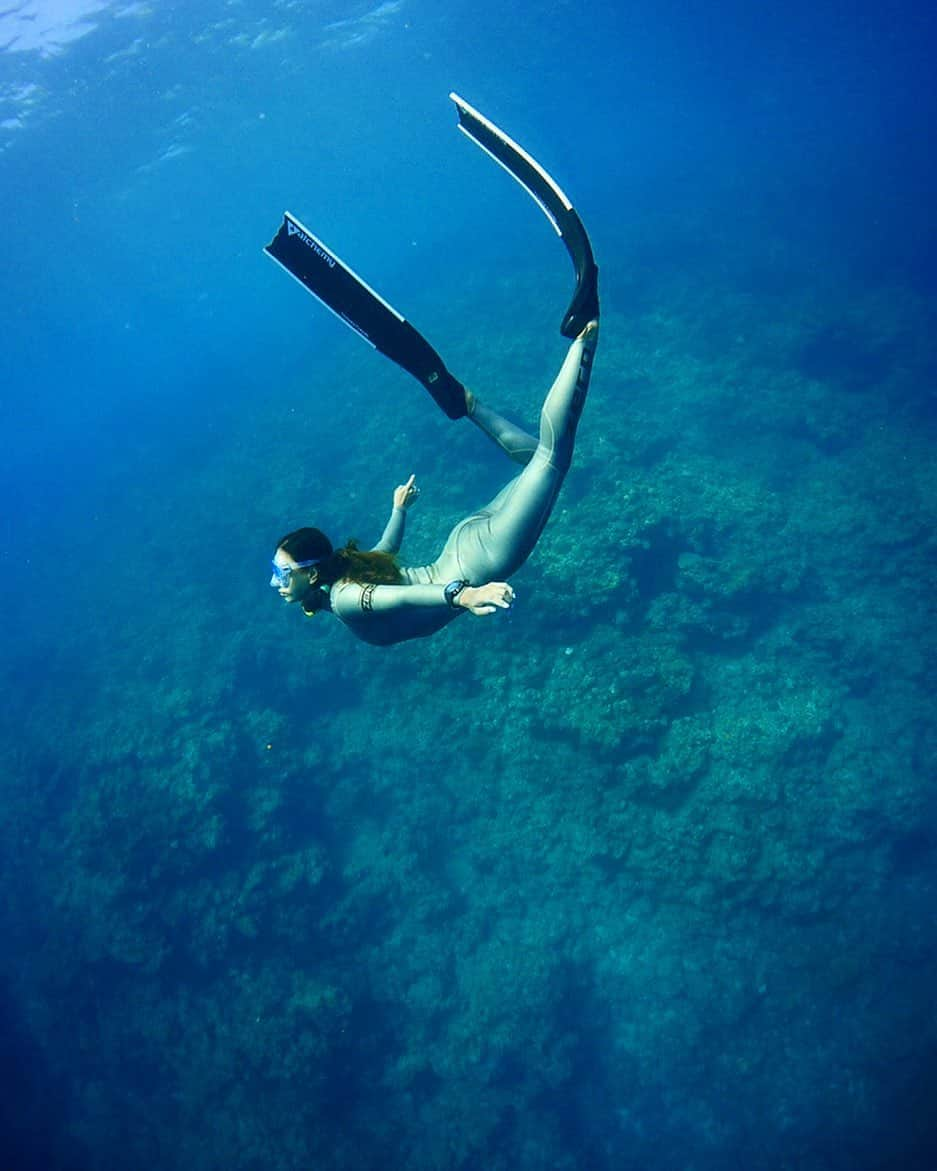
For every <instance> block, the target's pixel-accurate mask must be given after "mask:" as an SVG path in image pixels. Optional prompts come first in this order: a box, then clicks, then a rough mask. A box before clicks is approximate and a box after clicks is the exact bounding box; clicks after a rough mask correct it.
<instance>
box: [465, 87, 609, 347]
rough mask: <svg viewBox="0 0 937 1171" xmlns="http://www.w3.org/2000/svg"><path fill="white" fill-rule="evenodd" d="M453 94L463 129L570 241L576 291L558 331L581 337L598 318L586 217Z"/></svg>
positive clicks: (521, 152) (526, 157)
mask: <svg viewBox="0 0 937 1171" xmlns="http://www.w3.org/2000/svg"><path fill="white" fill-rule="evenodd" d="M449 97H450V98H451V99H452V100H453V101H454V102H455V105H456V109H457V110H458V113H459V129H460V130H461V131H462V132H463V134H466V135H467V136H468V137H469V138H471V139H472V141H473V142H476V143H477V144H478V145H479V146H480V147H481V148H482V150H483V151H485V152H486V153H487V154H489V155H490V156H491V157H492V158H493V159H494V160H495V162H496V163H500V165H501V166H502V167H504V169H505V170H506V171H507V172H508V174H509V175H511V176H513V178H515V179H516V180H517V181H518V183H520V185H521V186H522V187H523V188H524V190H525V191H526V192H527V193H528V194H529V195H531V196H532V197H533V199H534V200H535V201H536V202H537V204H538V205H539V206H540V208H541V209H542V211H543V212H544V214H545V215H546V217H547V219H548V220H549V221H550V223H551V224H552V225H553V227H554V229H555V230H556V234H557V235H558V236H559V237H560V239H561V240H562V241H563V243H564V244H565V245H566V250H567V252H568V253H569V255H570V259H571V260H572V262H573V268H574V269H575V270H576V289H575V292H574V293H573V298H572V300H571V301H570V303H569V308H568V309H567V310H566V313H565V315H564V317H563V322H562V325H561V326H560V333H561V334H562V335H563V336H564V337H569V338H573V337H578V336H579V334H580V333H581V332H582V330H583V329H584V328H585V326H586V325H587V324H588V323H589V322H590V321H592V320H593V319H594V318H598V316H599V270H598V267H597V266H596V263H595V257H594V256H593V255H592V245H591V244H590V243H589V237H588V236H587V235H586V229H585V227H584V226H583V222H582V220H581V219H580V218H579V216H578V214H577V212H576V210H575V209H574V207H573V205H572V204H571V203H570V201H569V200H568V199H567V197H566V195H565V194H564V193H563V191H562V189H561V188H560V186H559V185H558V184H557V183H556V182H555V181H554V180H553V179H552V178H551V177H550V176H549V175H548V174H547V172H546V171H545V170H544V169H543V167H541V166H540V164H539V163H538V162H537V160H536V159H534V158H532V157H531V156H530V155H529V154H528V153H527V151H525V150H524V149H523V148H522V147H520V146H518V145H517V143H516V142H515V141H514V140H513V139H511V138H509V137H508V136H507V135H506V134H505V133H504V131H503V130H499V129H498V127H497V126H495V124H494V123H493V122H490V121H489V120H488V119H487V118H486V117H484V115H482V114H480V113H479V112H478V111H477V110H476V109H474V108H473V107H472V106H470V105H469V104H468V102H466V101H465V100H464V99H462V98H460V97H459V95H458V94H455V93H451V94H450V95H449Z"/></svg>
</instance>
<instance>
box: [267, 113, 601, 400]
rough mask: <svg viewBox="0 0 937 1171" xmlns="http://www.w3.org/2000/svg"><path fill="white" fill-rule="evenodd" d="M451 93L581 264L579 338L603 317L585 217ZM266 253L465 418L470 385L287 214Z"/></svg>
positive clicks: (482, 141)
mask: <svg viewBox="0 0 937 1171" xmlns="http://www.w3.org/2000/svg"><path fill="white" fill-rule="evenodd" d="M449 96H450V97H451V98H452V100H453V101H454V102H455V104H456V108H457V109H458V112H459V129H460V130H462V131H463V132H464V133H465V134H467V135H468V136H469V138H471V139H472V140H473V141H474V142H476V143H477V144H478V145H479V146H480V147H481V148H482V149H483V150H484V151H486V152H487V153H488V154H489V155H490V156H491V157H492V158H493V159H494V160H495V161H496V162H498V163H499V164H500V165H501V166H502V167H504V169H505V170H506V171H508V172H509V174H511V175H513V176H514V178H515V179H516V180H517V181H518V183H520V185H521V186H522V187H523V188H524V189H525V190H526V191H527V192H528V193H529V194H530V195H531V196H532V197H533V198H534V199H535V200H536V202H537V203H538V204H539V206H540V207H541V208H542V209H543V211H544V213H545V214H546V216H547V218H548V219H549V221H550V223H551V224H552V225H553V227H554V228H555V230H556V232H557V235H559V236H560V238H561V239H562V240H563V243H564V244H565V245H566V249H567V251H568V252H569V255H570V257H571V258H572V261H573V266H574V268H575V270H576V290H575V293H574V294H573V299H572V301H571V302H570V305H569V308H568V309H567V311H566V314H565V316H564V318H563V323H562V326H561V328H560V332H561V333H562V334H563V335H564V336H565V337H569V338H573V337H577V336H578V335H579V334H580V333H581V332H582V330H583V328H584V327H585V326H586V325H587V324H588V322H590V321H591V320H592V319H593V318H597V317H598V315H599V295H598V272H599V270H598V268H597V267H596V264H595V260H594V258H593V255H592V246H591V245H590V243H589V237H588V236H587V235H586V230H585V228H584V227H583V224H582V220H581V219H580V218H579V216H578V215H577V214H576V212H575V211H574V209H573V206H572V204H571V203H570V202H569V200H568V199H567V198H566V196H565V195H564V194H563V192H562V191H561V190H560V188H559V186H558V185H557V184H556V183H555V182H554V181H553V179H551V178H550V176H549V175H548V174H547V173H546V171H545V170H544V169H543V167H541V166H540V164H539V163H538V162H536V160H534V159H533V158H531V156H530V155H529V154H527V152H526V151H525V150H523V149H522V148H521V147H519V146H518V145H517V143H516V142H514V141H513V139H511V138H509V137H508V136H507V135H506V134H505V133H504V132H503V131H501V130H499V129H498V127H497V126H495V125H494V123H492V122H489V121H488V119H487V118H485V117H483V116H482V115H481V114H479V112H478V111H477V110H475V109H473V108H472V107H471V106H470V105H469V104H468V102H465V101H463V100H462V98H460V97H459V96H458V95H457V94H450V95H449ZM264 251H265V252H266V253H267V255H268V256H271V257H272V258H273V259H274V260H275V261H276V262H277V263H278V264H279V265H281V266H282V267H283V268H285V269H286V271H287V272H288V273H289V274H290V276H292V277H294V278H295V279H296V280H297V281H299V283H300V284H301V285H302V286H303V288H305V289H307V290H308V291H309V292H310V293H312V294H313V296H315V297H317V298H318V299H319V300H320V301H321V302H322V303H323V305H325V306H326V307H327V308H328V309H331V310H332V312H333V313H334V314H335V315H336V316H337V317H339V318H340V319H341V320H342V321H344V322H345V324H346V325H349V326H350V327H351V328H352V329H353V330H354V331H355V332H356V333H358V334H360V335H361V337H363V338H364V339H365V341H367V342H369V343H370V344H371V345H372V346H374V348H375V349H377V350H379V351H380V352H381V353H382V354H385V355H386V356H387V357H388V358H390V359H391V360H392V361H394V362H396V363H397V365H398V366H401V367H402V368H403V369H404V370H406V371H407V373H409V374H412V375H413V377H414V378H416V379H417V380H418V381H419V382H421V383H422V384H423V385H424V386H425V387H426V389H427V390H428V391H429V393H430V394H431V395H432V396H433V398H434V399H435V400H436V402H437V403H438V404H439V406H440V407H441V408H442V410H443V411H445V413H446V414H447V415H448V416H449V418H450V419H460V418H462V416H463V415H464V414H465V413H466V404H465V388H464V386H463V385H462V383H461V382H459V380H458V379H457V378H455V377H454V376H453V375H452V374H450V372H449V371H448V370H447V369H446V365H445V363H444V362H443V360H442V358H440V356H439V354H437V353H436V351H435V350H434V349H433V347H432V346H431V345H430V344H429V342H428V341H427V340H426V338H424V337H423V335H422V334H421V333H419V332H418V331H417V330H416V329H414V328H413V326H412V325H411V324H410V322H409V321H407V320H406V319H405V318H404V317H403V316H402V315H401V314H400V313H398V312H397V310H396V309H394V308H393V306H391V305H389V304H388V303H387V302H386V301H385V300H384V298H383V297H381V296H380V295H379V294H378V293H376V292H375V291H374V290H373V289H372V288H371V287H370V285H368V284H367V283H366V282H365V281H363V280H362V279H361V277H359V276H358V275H357V273H355V272H353V271H352V270H351V269H350V268H349V267H348V265H347V264H345V263H344V262H343V261H341V260H340V259H339V258H338V257H337V256H336V255H335V253H334V252H333V251H332V250H331V249H330V248H328V247H326V245H325V244H323V243H322V241H321V240H319V239H318V238H317V237H316V236H314V235H313V234H312V232H310V231H309V229H308V228H307V227H305V226H304V225H303V224H301V223H300V221H299V220H298V219H296V217H295V216H293V215H290V213H289V212H285V213H284V216H283V223H282V224H281V225H280V228H279V230H278V232H277V234H276V235H275V236H274V238H273V239H272V240H271V241H270V243H269V244H267V245H266V247H265V248H264Z"/></svg>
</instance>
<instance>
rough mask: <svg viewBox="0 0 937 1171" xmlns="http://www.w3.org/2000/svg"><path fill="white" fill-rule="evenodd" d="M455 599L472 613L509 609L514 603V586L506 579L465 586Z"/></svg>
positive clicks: (488, 612)
mask: <svg viewBox="0 0 937 1171" xmlns="http://www.w3.org/2000/svg"><path fill="white" fill-rule="evenodd" d="M457 601H458V604H459V605H460V606H463V607H464V608H465V609H466V610H470V611H471V612H472V613H473V614H479V615H481V614H494V612H495V610H510V608H511V607H512V606H513V605H514V587H513V586H511V585H509V584H508V583H507V582H506V581H490V582H488V584H487V585H481V586H466V587H465V588H464V589H463V590H461V591H460V593H459V596H458V599H457Z"/></svg>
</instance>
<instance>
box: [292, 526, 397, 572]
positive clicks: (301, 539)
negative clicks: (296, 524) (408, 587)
mask: <svg viewBox="0 0 937 1171" xmlns="http://www.w3.org/2000/svg"><path fill="white" fill-rule="evenodd" d="M277 549H282V550H283V552H284V553H288V554H289V556H290V557H292V558H293V560H294V561H318V562H319V564H318V565H317V566H316V568H317V569H318V571H319V581H320V582H321V583H322V584H323V585H332V584H333V583H334V582H336V581H339V580H341V578H343V577H345V578H348V580H349V581H356V582H359V583H360V584H361V585H399V583H400V582H401V581H403V574H402V573H401V572H400V569H399V568H398V566H397V558H396V557H394V556H393V555H392V554H391V553H373V552H372V553H369V552H365V551H364V550H362V549H359V548H358V543H357V541H349V542H348V543H347V544H346V545H345V547H344V548H343V549H333V547H332V542H331V541H330V540H329V539H328V537H327V536H326V535H325V533H323V532H322V531H321V530H320V529H310V528H306V529H296V530H295V532H292V533H287V534H286V536H285V537H283V539H282V540H280V541H277Z"/></svg>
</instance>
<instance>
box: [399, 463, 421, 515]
mask: <svg viewBox="0 0 937 1171" xmlns="http://www.w3.org/2000/svg"><path fill="white" fill-rule="evenodd" d="M419 495H420V490H419V488H418V487H417V486H416V473H415V472H414V474H413V475H412V476H411V477H410V479H409V480H407V482H406V484H400V485H398V486H397V487H396V488H395V489H394V508H402V509H403V510H404V511H406V510H407V509H408V508H409V507H410V505H411V504H413V503H414V502H415V501H416V500H417V499H418V498H419Z"/></svg>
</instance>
